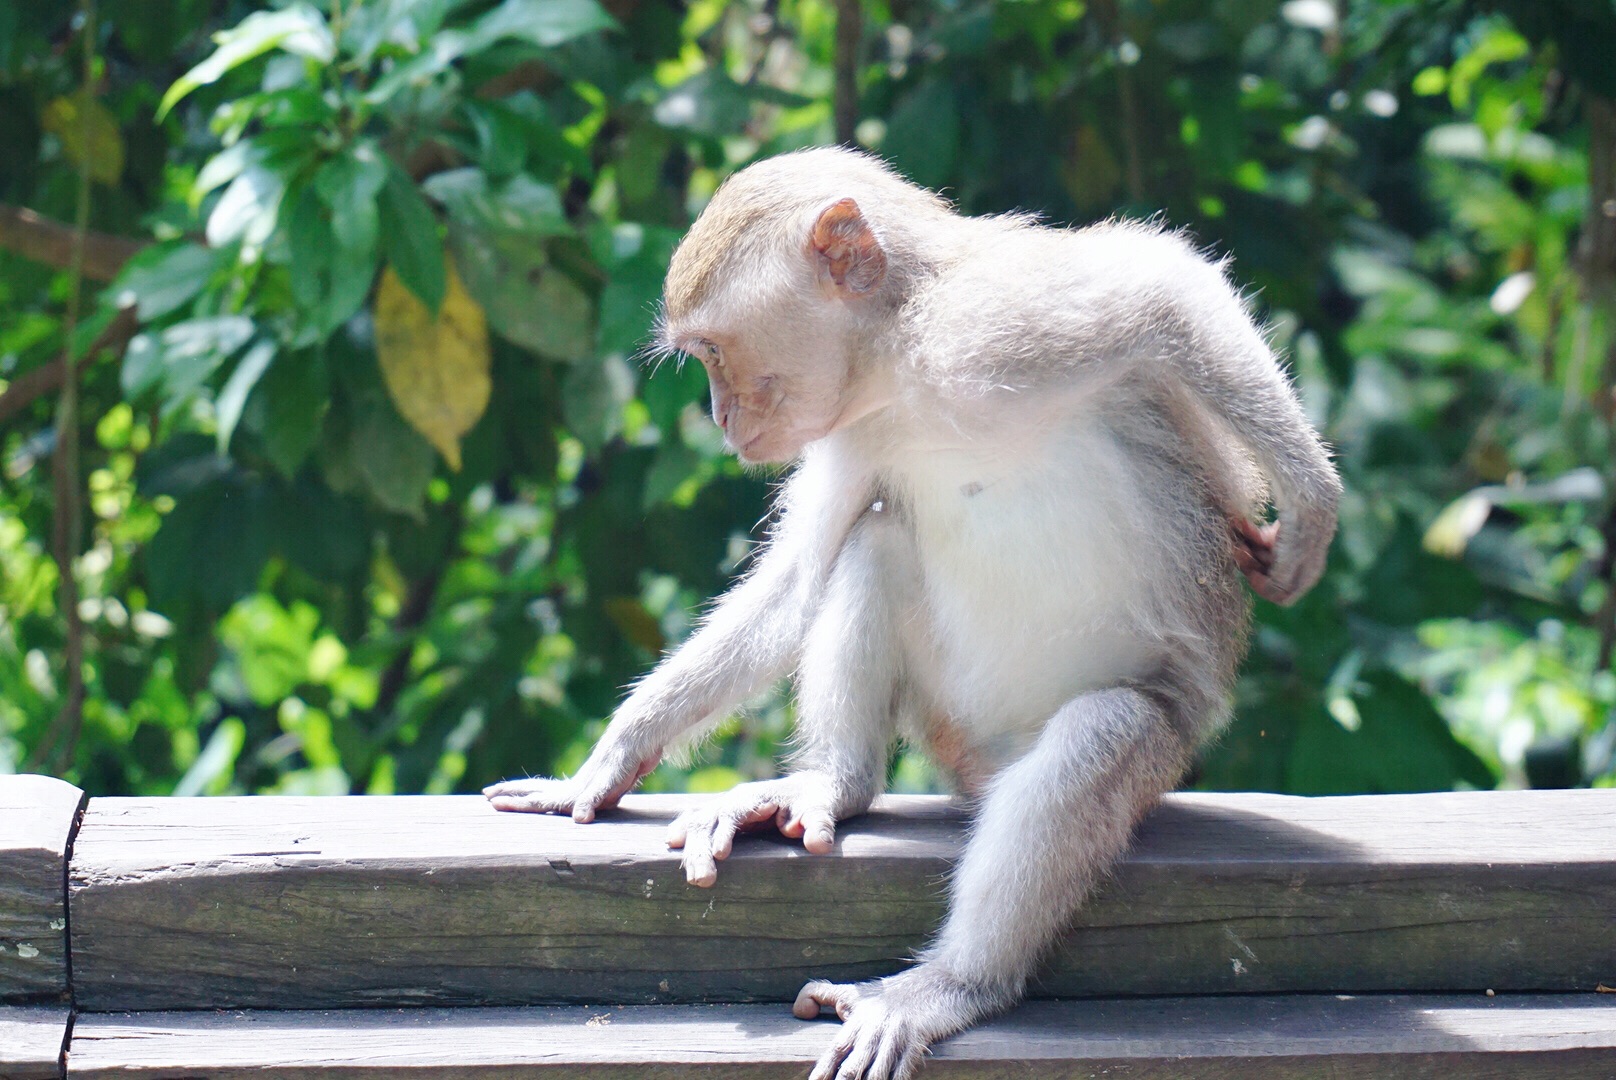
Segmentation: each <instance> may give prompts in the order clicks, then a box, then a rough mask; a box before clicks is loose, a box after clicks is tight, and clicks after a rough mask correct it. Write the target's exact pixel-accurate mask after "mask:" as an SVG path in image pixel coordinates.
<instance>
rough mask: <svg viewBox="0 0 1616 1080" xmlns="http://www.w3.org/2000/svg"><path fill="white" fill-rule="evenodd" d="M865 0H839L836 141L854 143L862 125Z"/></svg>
mask: <svg viewBox="0 0 1616 1080" xmlns="http://www.w3.org/2000/svg"><path fill="white" fill-rule="evenodd" d="M862 2H863V0H836V92H835V117H836V141H837V142H838V143H841V144H842V145H843V146H852V145H853V143H854V138H853V136H854V134H855V132H856V131H857V129H858V113H859V95H858V69H859V43H860V42H861V41H862V40H863V37H864V9H863V7H862V6H861V5H862Z"/></svg>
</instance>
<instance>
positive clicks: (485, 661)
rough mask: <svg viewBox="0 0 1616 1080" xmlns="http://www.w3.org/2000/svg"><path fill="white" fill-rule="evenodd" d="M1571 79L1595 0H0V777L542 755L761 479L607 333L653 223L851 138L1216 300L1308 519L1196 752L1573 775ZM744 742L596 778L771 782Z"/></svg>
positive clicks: (697, 595)
mask: <svg viewBox="0 0 1616 1080" xmlns="http://www.w3.org/2000/svg"><path fill="white" fill-rule="evenodd" d="M838 6H840V7H841V8H842V9H843V11H842V13H841V18H842V19H843V20H846V21H844V23H843V25H844V28H845V29H848V30H850V31H856V33H848V34H846V35H844V41H843V44H842V46H841V48H840V50H839V49H838V42H837V33H836V29H837V21H838V11H837V7H838ZM855 15H856V16H857V23H856V24H855V23H854V22H852V21H851V20H852V19H853V17H854V16H855ZM215 35H218V37H217V39H215ZM1613 56H1616V7H1613V6H1612V5H1611V4H1610V3H1609V2H1608V0H1519V2H1514V3H1511V2H1498V3H1471V2H1456V0H1432V2H1424V3H1408V2H1392V0H1341V2H1332V0H1292V2H1288V3H1283V4H1280V3H1269V2H1262V0H1203V2H1193V3H1192V2H1189V0H1156V2H1133V0H1129V2H1122V0H1095V2H1083V0H1056V2H1048V0H1027V2H1003V3H995V4H989V3H982V2H976V3H972V2H964V0H961V2H913V3H901V2H891V3H867V4H864V5H862V8H860V7H859V6H857V5H854V4H851V3H845V2H844V3H842V4H840V5H837V4H833V3H829V2H824V0H734V2H729V0H699V2H696V3H692V4H688V5H685V4H677V3H671V2H659V0H602V3H599V4H597V3H596V2H595V0H496V2H489V0H476V2H467V0H363V2H360V0H331V2H330V3H329V4H327V5H323V6H312V5H309V4H306V3H294V4H291V5H286V6H282V7H278V8H275V7H261V6H259V5H253V4H248V3H241V2H208V0H94V2H93V3H86V4H82V5H80V6H78V7H74V6H73V5H72V4H69V3H64V2H58V3H38V2H36V0H0V772H3V771H12V770H25V769H26V770H43V771H49V772H53V773H56V774H58V775H61V776H65V777H67V778H69V779H71V780H73V781H74V782H76V783H78V784H80V785H82V786H84V787H85V788H86V789H88V790H90V791H91V792H92V793H95V794H114V793H141V794H169V793H176V794H217V793H224V792H296V793H347V792H395V791H397V792H415V791H433V792H445V791H463V790H473V789H475V788H477V787H478V786H480V785H482V784H484V783H487V782H489V781H491V780H494V779H497V778H500V777H505V776H511V775H520V774H524V773H551V772H558V771H566V770H569V769H571V768H573V767H575V766H576V765H577V763H578V762H579V761H580V760H581V759H582V756H583V754H584V753H585V752H586V751H587V749H588V747H589V745H590V744H591V742H592V740H593V739H594V737H595V736H596V735H598V733H599V731H600V730H601V727H602V725H603V723H604V721H605V718H606V717H608V716H609V714H610V712H611V709H612V708H613V706H614V704H615V702H616V701H617V700H618V698H619V696H620V694H621V688H622V687H623V686H624V685H625V684H627V683H629V682H630V681H632V680H633V679H634V678H635V677H636V676H637V675H639V674H640V673H642V672H643V671H645V670H646V669H647V668H648V667H649V666H650V665H651V664H652V663H653V662H654V661H655V659H656V657H657V656H658V655H659V654H660V652H661V651H662V650H663V649H665V648H667V647H668V646H669V645H670V644H672V643H676V642H677V641H678V640H679V639H680V638H681V637H682V636H683V635H684V634H686V633H687V632H688V630H689V628H690V626H691V623H692V620H693V619H694V618H695V617H696V616H697V614H699V611H700V610H701V607H702V605H703V603H704V602H705V601H706V600H707V599H708V598H709V597H711V596H712V595H714V594H715V593H717V592H718V591H719V590H721V589H722V587H723V586H724V583H725V582H726V581H727V580H728V579H729V577H730V576H731V575H732V574H733V573H734V572H735V570H736V568H737V566H738V565H739V564H741V563H742V562H743V560H744V559H745V557H746V555H747V552H748V550H749V546H750V544H751V542H752V539H753V538H754V536H755V535H756V534H755V526H756V524H757V523H758V522H759V520H760V518H762V517H763V516H764V514H765V513H766V510H767V501H768V496H769V492H770V488H771V483H772V478H771V477H770V476H769V475H766V474H759V473H751V474H748V473H746V472H743V471H742V470H741V469H740V468H739V467H738V466H737V465H736V464H735V463H734V462H733V461H731V460H729V459H728V458H727V457H726V456H725V455H724V454H723V453H722V452H721V447H720V442H719V439H718V437H717V433H716V432H715V430H714V429H713V427H712V425H711V424H710V422H709V421H708V420H707V419H706V418H705V416H704V406H705V402H706V389H705V381H704V379H703V377H702V375H701V372H700V369H699V366H698V365H694V364H691V365H686V366H685V367H684V368H683V369H682V370H681V369H679V368H677V367H675V366H673V365H664V366H663V367H662V368H661V369H660V370H659V371H658V372H657V373H656V374H655V376H654V377H652V373H651V371H650V370H649V368H648V367H646V366H645V365H643V364H641V363H640V362H639V359H638V351H639V350H640V348H641V347H642V346H643V344H644V343H645V339H646V334H647V330H648V328H649V326H650V323H651V320H652V318H653V315H654V310H655V302H656V299H657V296H658V293H659V291H660V287H661V280H662V276H663V273H664V271H665V269H666V265H667V260H668V257H669V254H670V252H671V250H672V248H673V246H674V244H675V243H676V241H677V239H678V237H679V236H680V234H681V232H682V231H683V230H684V229H685V228H686V227H687V226H688V225H689V223H690V221H691V219H692V217H693V215H694V214H695V213H696V212H698V211H699V209H700V207H701V205H702V204H703V202H704V201H705V199H706V198H707V197H708V196H709V195H710V194H711V192H712V191H713V190H714V188H715V187H716V185H717V184H718V183H719V182H720V181H721V180H722V178H723V177H724V176H725V175H727V174H728V173H730V172H732V171H734V170H735V169H737V168H740V167H742V166H744V165H745V164H746V163H748V162H750V161H753V160H756V159H757V158H759V157H763V156H767V155H769V154H772V153H776V152H780V151H784V150H789V149H793V148H796V147H801V146H806V145H811V144H816V143H828V142H835V141H837V140H838V139H839V138H842V139H845V138H849V137H851V138H854V139H856V140H857V141H858V142H859V143H861V144H862V145H865V146H867V147H869V148H871V149H873V150H875V151H877V152H878V153H880V154H882V155H883V156H885V157H887V158H888V159H890V160H891V161H893V162H894V163H895V164H896V165H897V166H898V167H899V168H900V169H902V170H903V171H904V172H906V173H907V174H908V175H909V176H911V177H912V178H913V179H915V180H916V181H918V182H920V183H922V184H926V185H929V186H933V187H939V188H943V189H945V190H946V192H947V194H948V195H949V196H950V197H951V198H952V199H954V200H955V201H956V202H957V203H958V205H959V206H960V208H961V209H962V210H963V211H964V212H967V213H972V214H978V213H992V212H1000V211H1005V210H1010V209H1025V210H1032V211H1036V212H1037V213H1039V214H1041V215H1042V216H1043V217H1044V218H1045V219H1046V220H1048V221H1050V222H1053V223H1057V224H1063V223H1072V224H1081V223H1084V222H1088V221H1092V220H1096V219H1100V218H1103V217H1105V216H1108V215H1111V214H1119V213H1120V214H1128V215H1135V216H1151V215H1159V216H1160V218H1161V220H1163V221H1165V222H1167V223H1169V224H1171V225H1173V226H1175V227H1183V228H1186V229H1188V230H1190V231H1191V232H1192V233H1193V235H1194V237H1195V238H1196V240H1197V242H1198V243H1199V244H1201V245H1202V246H1204V247H1205V248H1206V249H1208V250H1209V251H1211V252H1213V253H1215V254H1217V255H1220V256H1222V255H1228V256H1231V257H1232V258H1233V260H1234V261H1233V267H1232V272H1233V274H1234V276H1235V278H1236V279H1237V280H1238V281H1239V282H1240V284H1241V285H1242V287H1244V288H1246V289H1247V290H1248V291H1249V293H1250V295H1251V297H1252V298H1253V301H1254V303H1255V305H1256V307H1257V309H1258V310H1259V311H1260V313H1261V315H1262V317H1263V318H1264V319H1265V320H1266V321H1267V322H1268V323H1269V324H1271V326H1272V328H1273V329H1272V335H1273V338H1274V341H1275V343H1276V345H1277V346H1278V347H1280V348H1281V349H1282V351H1283V352H1284V353H1285V354H1286V355H1287V356H1288V358H1289V363H1290V365H1291V368H1292V372H1293V375H1294V378H1295V380H1296V383H1297V385H1298V387H1299V389H1300V392H1301V394H1302V396H1303V398H1304V400H1305V402H1306V405H1307V408H1308V410H1309V413H1310V415H1311V416H1312V417H1313V418H1314V420H1315V421H1316V422H1317V424H1318V425H1319V427H1320V428H1321V430H1323V431H1324V432H1325V433H1326V436H1327V437H1328V438H1329V440H1330V441H1331V442H1332V443H1333V445H1334V446H1335V447H1336V448H1337V451H1338V454H1339V463H1340V468H1341V471H1342V474H1343V477H1344V479H1345V482H1346V487H1347V496H1346V499H1345V502H1344V503H1343V505H1342V515H1341V529H1340V534H1339V536H1338V538H1337V542H1336V545H1335V548H1334V550H1333V552H1332V555H1331V561H1330V566H1329V570H1328V573H1327V575H1326V577H1325V579H1324V581H1323V582H1322V583H1321V585H1320V586H1319V587H1318V588H1317V589H1316V590H1314V592H1313V593H1312V594H1311V595H1309V596H1308V597H1307V598H1306V600H1304V601H1303V602H1302V603H1300V604H1298V605H1297V606H1296V607H1294V608H1291V609H1287V610H1281V609H1278V608H1276V607H1274V606H1272V605H1269V604H1259V606H1258V619H1259V625H1258V630H1257V633H1256V635H1255V637H1254V644H1253V648H1252V652H1251V657H1250V659H1249V661H1248V662H1247V664H1246V667H1245V670H1244V674H1243V676H1242V678H1241V681H1240V684H1239V690H1238V701H1237V715H1238V719H1237V720H1236V722H1235V724H1234V726H1233V727H1232V728H1231V730H1230V731H1229V732H1228V734H1227V735H1226V736H1225V737H1224V738H1223V740H1222V741H1221V742H1220V743H1219V744H1218V745H1217V746H1216V747H1214V748H1212V749H1211V750H1210V751H1209V752H1208V753H1207V755H1206V757H1205V760H1204V762H1203V764H1202V766H1201V767H1200V769H1199V770H1198V772H1197V774H1196V777H1195V782H1196V783H1198V784H1199V785H1201V786H1204V787H1210V788H1255V789H1267V790H1275V791H1290V792H1299V793H1327V792H1358V791H1366V792H1376V791H1409V790H1427V789H1446V788H1451V787H1455V786H1469V787H1491V786H1494V785H1497V784H1505V785H1509V786H1521V785H1526V784H1535V785H1537V786H1566V785H1572V784H1587V783H1594V784H1606V785H1609V784H1611V783H1613V782H1616V724H1613V722H1612V719H1611V709H1612V705H1613V704H1616V679H1613V676H1612V674H1611V672H1610V670H1609V653H1610V651H1611V639H1612V637H1613V629H1612V627H1613V621H1616V599H1613V594H1612V592H1611V573H1612V557H1611V551H1612V546H1613V542H1616V510H1613V501H1612V499H1611V497H1610V495H1609V493H1608V482H1609V480H1610V478H1611V473H1612V469H1611V461H1610V424H1611V413H1612V408H1613V398H1612V385H1613V382H1616V103H1613V97H1616V63H1613V62H1612V61H1611V57H1613ZM839 86H840V89H838V87H839ZM839 129H840V130H839ZM81 196H83V197H84V199H83V203H82V210H83V214H84V217H83V219H82V223H83V227H84V238H85V239H84V246H83V251H84V252H85V256H84V259H83V261H82V265H80V266H78V267H76V268H75V266H74V262H75V260H74V258H73V257H72V251H73V246H74V245H73V243H72V239H71V237H72V230H73V228H74V225H75V223H76V222H78V221H79V220H80V217H79V215H80V212H81ZM52 222H55V223H59V224H60V225H61V226H62V228H61V229H59V230H53V229H52V228H51V223H52ZM446 253H447V257H448V259H449V260H450V261H452V263H453V264H454V265H455V266H456V267H458V269H459V273H460V276H461V278H462V279H463V280H464V282H465V285H466V288H467V290H469V293H470V296H471V297H472V299H473V300H474V301H475V305H474V307H480V308H481V309H482V311H483V312H484V313H485V315H486V320H487V325H488V327H489V329H490V332H491V335H490V347H489V350H488V356H489V364H490V373H491V379H492V395H491V399H490V403H489V405H488V408H487V410H486V413H484V414H483V415H481V416H480V418H479V419H478V420H477V422H476V424H475V426H474V427H472V428H471V430H470V431H469V432H468V433H466V435H465V436H464V439H463V440H461V446H462V450H463V457H464V462H463V466H462V468H460V469H459V470H458V471H456V470H454V469H452V468H450V467H449V465H448V464H447V463H446V461H445V460H444V457H443V456H442V454H440V453H439V452H438V451H437V450H435V449H434V448H433V445H432V444H431V443H429V442H428V441H427V440H426V439H425V438H423V437H422V435H421V434H420V433H419V432H418V431H417V430H416V429H415V428H414V427H412V425H411V424H410V423H409V422H407V421H406V420H405V419H404V418H403V416H402V415H401V413H400V410H399V407H398V406H397V405H396V404H395V400H394V398H393V396H391V395H390V393H389V390H388V387H387V385H386V383H385V381H384V379H383V377H382V373H381V370H380V367H379V365H378V361H377V352H376V341H377V337H378V333H377V329H378V328H377V321H376V319H375V318H374V311H375V306H374V298H375V292H376V288H377V287H378V286H377V282H378V280H379V278H380V275H381V274H382V273H383V271H384V270H389V269H390V272H391V274H393V275H396V278H397V281H398V282H401V283H402V285H403V286H404V287H405V288H407V289H408V290H409V291H410V294H411V295H412V296H414V297H418V298H419V300H420V301H421V302H423V303H424V304H426V305H428V307H429V308H432V309H435V308H436V306H437V305H438V304H439V303H441V302H442V301H443V297H444V295H445V282H446V269H445V267H446ZM130 256H133V257H132V258H131V257H130ZM124 260H127V261H126V262H125V261H124ZM120 265H121V267H122V268H121V270H119V269H118V267H119V266H120ZM114 272H116V277H115V279H114V280H106V279H108V278H110V277H112V275H113V274H114ZM412 302H413V301H412ZM131 305H132V306H131ZM68 355H70V356H72V357H73V358H74V361H73V362H74V365H75V366H74V369H73V370H74V371H75V375H74V379H75V381H74V383H73V386H74V387H75V389H74V390H73V392H71V393H67V394H65V395H64V393H63V392H61V391H59V390H58V389H57V387H59V386H60V385H61V383H62V381H63V375H64V372H65V371H66V370H67V367H66V365H64V360H63V358H64V356H68ZM442 362H443V363H445V364H448V363H449V362H450V361H448V360H444V361H442ZM448 375H449V376H450V377H451V378H459V377H461V375H460V373H459V372H458V371H449V372H448ZM53 379H54V381H52V380H53ZM64 397H65V400H64ZM64 558H65V559H67V560H69V561H70V563H71V565H72V566H74V567H75V572H74V581H75V584H76V592H77V596H76V597H69V598H68V599H67V601H66V604H67V608H66V609H64V594H63V590H62V581H61V576H60V574H59V572H58V565H59V561H60V560H62V559H64ZM73 614H76V616H77V617H76V618H69V616H70V615H73ZM75 676H77V677H75ZM80 683H82V685H80ZM790 719H791V708H790V703H789V700H788V699H787V698H786V697H785V696H783V695H776V696H774V697H771V698H769V699H768V700H765V701H761V702H757V703H754V705H753V707H752V708H750V709H749V710H747V712H746V713H745V714H744V715H742V716H740V717H738V718H737V719H735V720H733V721H732V722H731V723H730V724H729V725H727V728H726V731H727V733H728V734H729V735H730V736H731V737H730V738H728V739H726V740H724V741H722V742H720V743H718V744H715V745H714V746H713V747H712V748H711V749H710V750H709V751H708V752H707V753H706V754H705V755H704V756H703V757H702V758H700V759H699V760H697V761H695V762H693V763H691V764H690V765H689V766H688V767H674V766H670V765H664V766H663V767H662V768H660V769H659V770H658V771H657V772H656V773H655V774H653V775H652V776H651V777H650V778H649V780H648V782H647V784H648V786H649V787H651V788H653V789H663V790H666V789H692V790H713V789H717V788H723V787H726V786H728V785H729V784H731V783H733V782H735V781H736V780H739V779H745V778H754V777H762V776H767V775H772V774H773V772H774V770H775V769H776V767H777V766H776V760H777V752H778V751H779V749H780V748H781V747H782V745H783V744H784V743H785V741H786V740H787V738H788V734H789V729H790ZM893 772H894V777H893V782H894V785H895V786H897V787H899V788H901V789H905V790H932V789H935V784H936V781H935V778H934V777H933V776H932V774H931V773H930V771H929V769H928V767H927V765H926V763H925V762H924V760H923V759H921V758H920V757H918V756H917V755H912V754H908V753H902V754H900V755H898V756H897V758H895V760H894V763H893Z"/></svg>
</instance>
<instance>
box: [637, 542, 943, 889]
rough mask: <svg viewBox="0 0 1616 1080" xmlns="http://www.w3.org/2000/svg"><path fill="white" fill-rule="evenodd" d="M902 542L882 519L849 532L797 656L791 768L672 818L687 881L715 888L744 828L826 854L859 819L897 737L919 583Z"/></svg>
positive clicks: (673, 842)
mask: <svg viewBox="0 0 1616 1080" xmlns="http://www.w3.org/2000/svg"><path fill="white" fill-rule="evenodd" d="M906 536H907V534H906V533H905V531H904V529H903V527H902V526H901V525H900V524H899V523H898V522H897V521H896V520H894V518H893V515H892V514H891V513H878V512H874V511H872V512H870V513H867V514H865V515H864V516H863V517H862V518H860V520H859V522H858V523H857V524H856V525H854V526H853V530H852V532H851V534H850V535H849V536H848V537H847V541H846V543H845V544H844V545H843V546H842V548H841V551H840V552H839V553H838V555H837V558H836V564H835V567H834V569H833V570H832V571H831V573H830V574H829V576H828V577H827V579H826V581H825V587H824V590H823V592H824V598H823V600H822V602H821V603H820V605H819V607H818V609H817V611H816V612H815V615H814V619H813V624H812V626H811V627H810V629H809V630H808V633H807V637H806V640H805V641H804V642H803V647H802V650H801V661H800V663H799V665H798V669H797V742H798V751H797V753H796V754H795V755H794V759H793V761H792V766H793V767H792V771H791V772H790V774H789V775H787V776H783V777H780V778H779V779H777V780H763V781H759V782H757V783H751V784H741V785H739V786H738V787H736V788H734V789H732V790H730V791H728V792H725V793H724V794H722V795H718V796H715V797H714V798H713V799H712V800H711V801H710V802H708V803H706V804H704V805H702V806H700V807H698V808H696V809H693V810H689V811H686V812H685V813H683V814H681V815H679V817H678V818H677V819H676V820H675V821H674V822H673V825H672V826H671V827H670V829H669V832H668V846H669V847H675V848H682V849H683V850H684V857H683V860H682V861H683V863H684V868H685V878H686V880H688V881H689V882H690V883H691V884H693V885H701V886H708V885H711V884H713V882H714V881H715V880H717V877H718V862H719V861H721V860H723V859H725V858H727V857H728V856H729V853H730V850H731V847H732V846H733V844H734V841H735V834H736V833H737V832H739V831H741V830H742V829H745V828H749V827H753V826H763V827H766V826H767V825H768V824H770V823H771V822H772V823H773V824H774V825H775V826H777V827H778V828H779V830H780V831H781V832H782V833H784V834H785V835H787V836H791V837H799V836H800V837H802V843H803V847H805V848H807V849H808V850H809V851H811V852H813V853H815V854H824V853H826V852H828V851H830V850H831V848H832V847H833V845H834V843H835V839H836V823H837V822H838V821H841V820H843V819H845V818H849V817H852V816H854V815H855V814H861V813H863V812H864V811H865V810H867V809H869V806H870V803H871V801H872V800H874V798H875V797H876V795H878V794H880V791H881V782H882V780H883V778H884V773H885V766H886V760H887V750H888V748H889V747H890V746H891V743H892V740H893V737H894V735H895V726H896V718H895V716H894V711H893V699H894V696H895V694H896V692H897V684H898V677H899V676H898V672H899V669H900V667H901V645H900V643H899V635H900V633H901V621H902V618H903V606H904V602H905V600H906V598H907V597H908V596H909V595H912V592H913V590H914V589H915V588H916V587H917V585H918V583H917V582H916V581H915V572H914V559H913V558H912V557H911V556H910V555H909V553H908V551H907V550H906V548H905V542H906ZM851 643H856V645H853V644H851Z"/></svg>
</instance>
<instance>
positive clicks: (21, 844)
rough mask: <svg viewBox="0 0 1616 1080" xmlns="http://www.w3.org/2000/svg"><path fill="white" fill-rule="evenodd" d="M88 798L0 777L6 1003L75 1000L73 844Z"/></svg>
mask: <svg viewBox="0 0 1616 1080" xmlns="http://www.w3.org/2000/svg"><path fill="white" fill-rule="evenodd" d="M83 801H84V793H83V792H82V791H80V790H79V789H78V788H76V787H74V786H73V785H72V784H69V783H66V782H64V781H61V780H57V779H54V778H53V777H49V776H28V775H23V776H0V1002H23V1001H45V1000H57V999H65V997H66V995H67V929H66V928H67V897H66V893H65V879H66V869H67V850H68V844H69V842H70V840H71V837H72V834H73V823H74V820H75V818H76V817H77V815H78V811H79V807H80V805H82V803H83Z"/></svg>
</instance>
